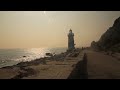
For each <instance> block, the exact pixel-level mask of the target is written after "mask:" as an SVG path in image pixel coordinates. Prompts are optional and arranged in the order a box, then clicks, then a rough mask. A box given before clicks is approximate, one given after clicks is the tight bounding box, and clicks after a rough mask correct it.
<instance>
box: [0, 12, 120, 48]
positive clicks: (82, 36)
mask: <svg viewBox="0 0 120 90" xmlns="http://www.w3.org/2000/svg"><path fill="white" fill-rule="evenodd" d="M119 16H120V12H119V11H0V48H41V47H67V44H68V43H67V40H68V37H67V34H68V32H69V29H70V28H71V29H72V31H73V33H74V35H75V37H74V38H75V44H76V47H82V46H90V44H91V42H92V41H93V40H95V41H97V40H99V38H100V36H101V35H102V34H103V33H104V32H105V31H106V30H107V29H108V28H109V27H111V26H112V25H113V22H114V20H115V19H117V18H118V17H119Z"/></svg>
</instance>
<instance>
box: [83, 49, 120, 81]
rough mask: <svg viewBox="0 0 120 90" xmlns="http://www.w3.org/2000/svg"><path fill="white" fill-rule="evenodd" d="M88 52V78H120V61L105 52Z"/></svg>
mask: <svg viewBox="0 0 120 90" xmlns="http://www.w3.org/2000/svg"><path fill="white" fill-rule="evenodd" d="M85 52H86V53H87V71H88V79H120V61H119V60H118V59H116V58H115V57H112V56H109V55H105V54H104V53H100V52H94V51H88V50H87V51H85Z"/></svg>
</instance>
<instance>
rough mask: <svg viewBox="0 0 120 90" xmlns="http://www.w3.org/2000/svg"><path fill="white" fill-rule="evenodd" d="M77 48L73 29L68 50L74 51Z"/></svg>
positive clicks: (70, 33) (69, 35)
mask: <svg viewBox="0 0 120 90" xmlns="http://www.w3.org/2000/svg"><path fill="white" fill-rule="evenodd" d="M74 49H75V44H74V33H73V32H72V30H71V29H70V30H69V33H68V50H69V51H72V50H74Z"/></svg>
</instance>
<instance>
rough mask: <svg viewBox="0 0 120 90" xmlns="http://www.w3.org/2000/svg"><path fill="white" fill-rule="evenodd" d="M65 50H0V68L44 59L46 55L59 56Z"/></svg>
mask: <svg viewBox="0 0 120 90" xmlns="http://www.w3.org/2000/svg"><path fill="white" fill-rule="evenodd" d="M66 50H67V48H29V49H0V68H1V67H5V66H11V65H15V64H17V63H19V62H24V61H31V60H35V59H37V58H42V57H46V55H45V54H46V53H55V54H59V53H61V52H65V51H66ZM23 56H26V57H23Z"/></svg>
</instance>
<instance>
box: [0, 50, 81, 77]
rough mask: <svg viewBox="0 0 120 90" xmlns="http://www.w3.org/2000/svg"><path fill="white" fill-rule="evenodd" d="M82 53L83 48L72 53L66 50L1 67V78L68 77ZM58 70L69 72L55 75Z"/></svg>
mask: <svg viewBox="0 0 120 90" xmlns="http://www.w3.org/2000/svg"><path fill="white" fill-rule="evenodd" d="M80 53H81V50H76V51H75V52H72V53H70V52H64V53H60V54H57V55H53V56H50V57H44V58H39V59H35V60H33V61H29V62H28V61H27V62H20V63H18V64H16V65H13V66H6V67H2V68H0V79H27V78H28V79H51V78H53V79H54V78H57V79H59V78H63V79H64V78H66V79H67V78H68V76H69V75H70V73H71V72H72V70H73V69H74V68H75V64H77V63H78V62H79V60H76V59H78V57H77V56H79V54H80ZM65 67H66V68H65ZM58 71H59V73H63V72H64V73H65V72H66V71H67V72H66V74H62V76H59V75H58V76H59V77H58V76H56V75H54V74H55V73H58ZM40 72H41V73H40ZM50 73H51V75H48V76H47V74H50ZM42 74H44V75H42ZM35 75H37V76H35Z"/></svg>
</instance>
